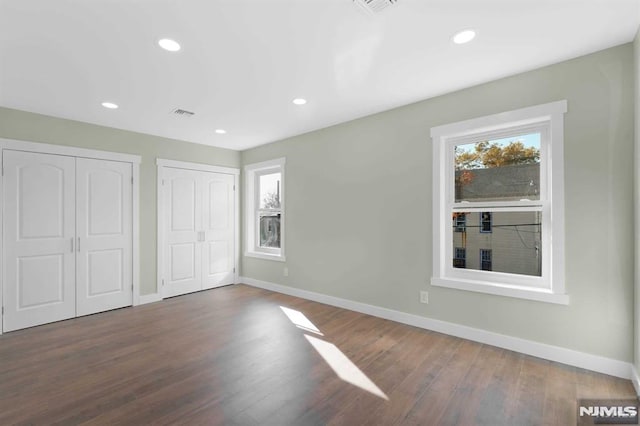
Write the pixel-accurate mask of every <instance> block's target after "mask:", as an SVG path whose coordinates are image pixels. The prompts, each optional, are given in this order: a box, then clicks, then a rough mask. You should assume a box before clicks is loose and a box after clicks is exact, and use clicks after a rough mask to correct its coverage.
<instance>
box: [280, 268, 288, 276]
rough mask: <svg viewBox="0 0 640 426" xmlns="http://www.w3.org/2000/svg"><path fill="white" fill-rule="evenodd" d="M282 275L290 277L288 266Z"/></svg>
mask: <svg viewBox="0 0 640 426" xmlns="http://www.w3.org/2000/svg"><path fill="white" fill-rule="evenodd" d="M282 273H283V274H284V276H285V277H288V276H289V268H287V267H286V266H285V267H284V271H282Z"/></svg>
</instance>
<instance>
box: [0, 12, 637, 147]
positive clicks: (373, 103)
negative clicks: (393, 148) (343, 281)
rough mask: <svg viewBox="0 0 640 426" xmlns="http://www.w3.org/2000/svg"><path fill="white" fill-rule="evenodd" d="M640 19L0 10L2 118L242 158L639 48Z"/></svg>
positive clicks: (616, 15)
mask: <svg viewBox="0 0 640 426" xmlns="http://www.w3.org/2000/svg"><path fill="white" fill-rule="evenodd" d="M639 5H640V1H639V0H398V2H397V4H396V5H393V6H390V7H388V8H386V9H385V10H384V11H382V12H380V13H377V14H374V15H369V14H366V13H364V12H363V11H362V10H361V9H359V8H358V7H357V6H356V5H355V4H354V3H353V1H352V0H0V106H5V107H9V108H15V109H20V110H25V111H32V112H37V113H42V114H47V115H52V116H56V117H63V118H70V119H74V120H80V121H85V122H90V123H96V124H100V125H104V126H111V127H116V128H120V129H126V130H133V131H137V132H142V133H148V134H152V135H158V136H164V137H169V138H175V139H182V140H186V141H191V142H197V143H202V144H208V145H215V146H219V147H225V148H231V149H237V150H242V149H246V148H249V147H253V146H257V145H260V144H264V143H268V142H272V141H276V140H279V139H283V138H286V137H289V136H293V135H297V134H301V133H305V132H308V131H311V130H315V129H319V128H323V127H327V126H329V125H332V124H336V123H340V122H344V121H348V120H352V119H354V118H357V117H361V116H364V115H369V114H372V113H375V112H379V111H383V110H387V109H390V108H393V107H396V106H400V105H405V104H409V103H412V102H415V101H419V100H422V99H426V98H429V97H433V96H437V95H440V94H443V93H447V92H451V91H454V90H458V89H461V88H464V87H469V86H472V85H475V84H478V83H482V82H486V81H490V80H494V79H497V78H500V77H504V76H508V75H513V74H516V73H519V72H523V71H527V70H531V69H534V68H538V67H541V66H544V65H548V64H551V63H555V62H559V61H562V60H566V59H569V58H573V57H577V56H580V55H584V54H587V53H591V52H595V51H598V50H601V49H604V48H608V47H611V46H616V45H619V44H622V43H626V42H629V41H632V40H633V38H634V36H635V33H636V31H637V29H638V25H639V23H640V6H639ZM465 28H473V29H475V30H476V31H477V33H478V36H477V37H476V39H475V40H474V41H472V42H471V43H469V44H466V45H455V44H453V43H452V42H451V37H452V36H453V34H454V33H456V32H457V31H458V30H461V29H465ZM164 37H168V38H173V39H175V40H177V41H178V42H179V43H180V44H181V45H182V50H181V51H179V52H176V53H170V52H167V51H164V50H162V49H160V48H159V47H158V45H157V41H158V40H159V39H160V38H164ZM296 97H303V98H306V99H307V100H308V103H307V104H306V105H304V106H296V105H293V104H292V103H291V101H292V99H293V98H296ZM104 101H111V102H115V103H117V104H118V105H120V108H118V109H116V110H108V109H105V108H103V107H102V106H101V103H102V102H104ZM175 108H182V109H186V110H189V111H193V112H195V115H194V116H193V117H190V118H184V117H178V116H175V115H172V114H171V111H172V110H174V109H175ZM218 128H222V129H225V130H226V131H227V134H224V135H218V134H216V133H215V132H214V130H215V129H218Z"/></svg>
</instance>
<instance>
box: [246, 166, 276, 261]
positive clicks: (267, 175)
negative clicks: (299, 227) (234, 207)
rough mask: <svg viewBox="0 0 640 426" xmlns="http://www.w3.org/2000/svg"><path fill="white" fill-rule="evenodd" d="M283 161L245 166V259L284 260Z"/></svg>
mask: <svg viewBox="0 0 640 426" xmlns="http://www.w3.org/2000/svg"><path fill="white" fill-rule="evenodd" d="M284 164H285V160H284V158H280V159H276V160H271V161H265V162H263V163H257V164H250V165H247V166H245V169H244V171H245V176H244V179H245V212H246V217H245V230H246V233H245V234H246V250H245V255H246V256H252V257H260V258H264V259H273V260H282V261H284V260H285V256H284Z"/></svg>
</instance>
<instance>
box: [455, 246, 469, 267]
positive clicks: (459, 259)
mask: <svg viewBox="0 0 640 426" xmlns="http://www.w3.org/2000/svg"><path fill="white" fill-rule="evenodd" d="M466 264H467V249H465V248H463V247H456V252H455V254H454V257H453V267H454V268H466Z"/></svg>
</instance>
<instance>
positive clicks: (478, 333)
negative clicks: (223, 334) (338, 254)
mask: <svg viewBox="0 0 640 426" xmlns="http://www.w3.org/2000/svg"><path fill="white" fill-rule="evenodd" d="M240 282H241V283H245V284H248V285H250V286H253V287H259V288H262V289H265V290H271V291H275V292H277V293H284V294H288V295H290V296H295V297H300V298H302V299H308V300H313V301H315V302H320V303H324V304H327V305H331V306H336V307H339V308H344V309H348V310H351V311H356V312H361V313H363V314H368V315H372V316H375V317H379V318H384V319H388V320H391V321H396V322H399V323H403V324H407V325H412V326H414V327H419V328H424V329H426V330H432V331H437V332H439V333H444V334H448V335H451V336H456V337H461V338H463V339H468V340H473V341H475V342H480V343H485V344H488V345H492V346H497V347H499V348H504V349H508V350H511V351H515V352H520V353H523V354H526V355H532V356H535V357H538V358H543V359H547V360H550V361H555V362H560V363H562V364H567V365H572V366H574V367H579V368H584V369H587V370H592V371H596V372H598V373H604V374H609V375H611V376H616V377H621V378H623V379H630V380H633V384H634V386H635V387H636V392H637V391H638V389H640V381H638V376H637V373H636V372H635V369H634V368H633V366H632V364H630V363H628V362H624V361H619V360H616V359H611V358H605V357H602V356H599V355H593V354H588V353H585V352H579V351H575V350H573V349H567V348H562V347H559V346H553V345H547V344H545V343H539V342H534V341H532V340H526V339H520V338H518V337H512V336H507V335H504V334H499V333H494V332H492V331H487V330H482V329H478V328H473V327H467V326H464V325H460V324H455V323H451V322H446V321H440V320H435V319H431V318H426V317H421V316H418V315H413V314H408V313H405V312H400V311H394V310H392V309H387V308H381V307H379V306H373V305H368V304H366V303H360V302H354V301H351V300H347V299H341V298H339V297H334V296H328V295H326V294H321V293H316V292H313V291H308V290H301V289H298V288H294V287H289V286H285V285H281V284H275V283H271V282H267V281H261V280H256V279H253V278H248V277H240ZM632 370H633V371H632ZM638 394H639V395H640V392H639V393H638Z"/></svg>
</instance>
